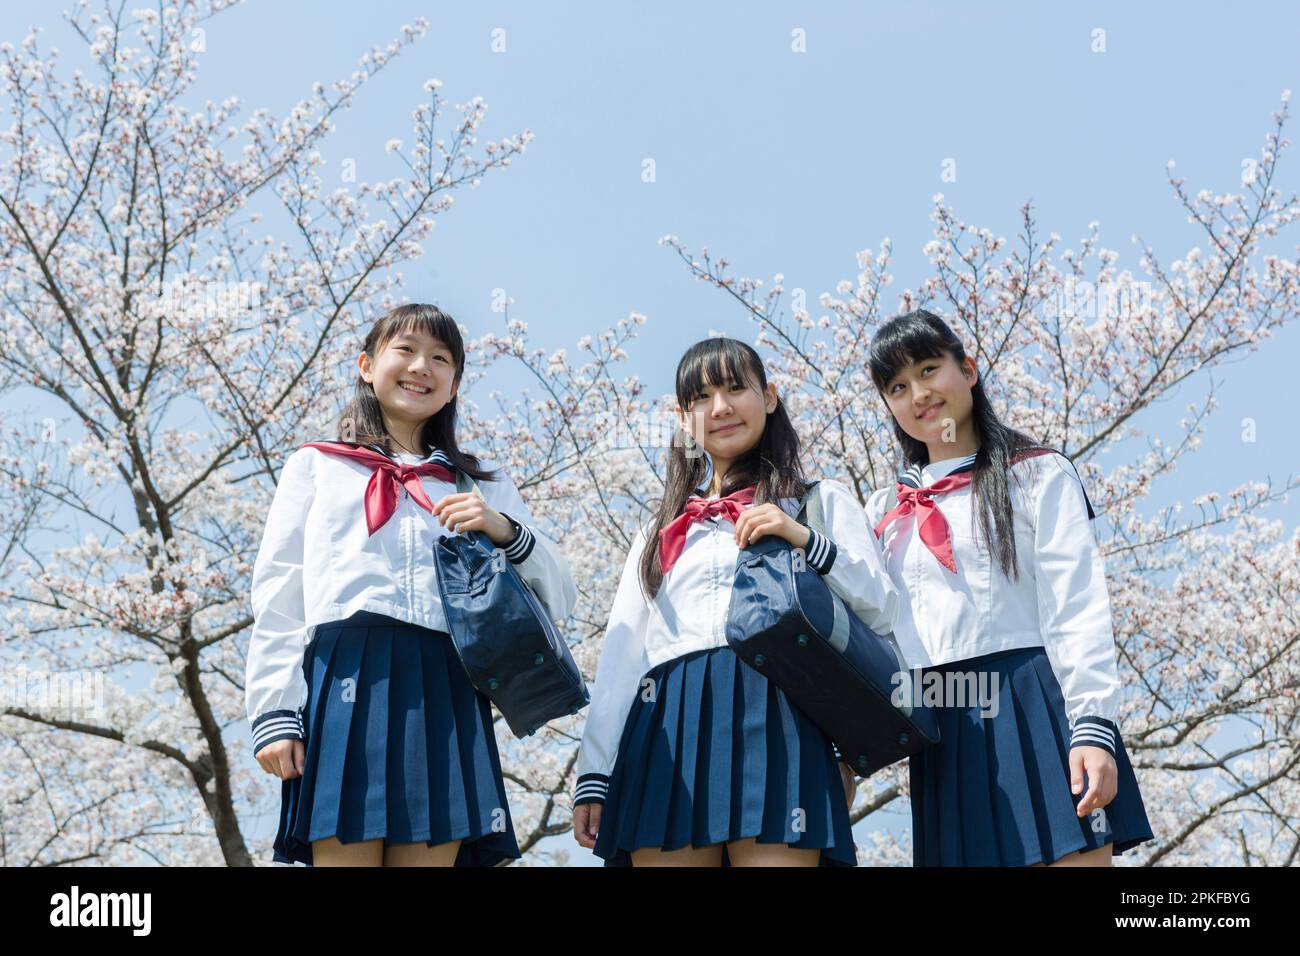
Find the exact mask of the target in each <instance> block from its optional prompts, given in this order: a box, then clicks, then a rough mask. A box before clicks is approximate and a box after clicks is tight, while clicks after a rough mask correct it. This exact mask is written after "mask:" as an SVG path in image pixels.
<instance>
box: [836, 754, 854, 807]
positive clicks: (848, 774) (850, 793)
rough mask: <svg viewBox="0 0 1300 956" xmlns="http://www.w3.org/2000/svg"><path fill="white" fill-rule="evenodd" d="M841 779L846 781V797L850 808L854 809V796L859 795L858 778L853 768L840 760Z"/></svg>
mask: <svg viewBox="0 0 1300 956" xmlns="http://www.w3.org/2000/svg"><path fill="white" fill-rule="evenodd" d="M840 779H841V780H843V781H844V799H845V800H847V801H848V802H849V809H850V810H852V809H853V798H854V797H856V796H857V795H858V780H857V777H856V775H855V774H854V773H853V768H852V767H850V766H849V765H848V764H846V763H845V762H844V761H843V760H841V761H840Z"/></svg>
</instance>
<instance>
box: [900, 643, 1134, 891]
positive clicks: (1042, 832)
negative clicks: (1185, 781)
mask: <svg viewBox="0 0 1300 956" xmlns="http://www.w3.org/2000/svg"><path fill="white" fill-rule="evenodd" d="M948 671H965V672H970V673H986V674H988V675H989V676H988V678H987V680H989V684H988V685H987V686H988V689H989V691H990V695H989V697H990V700H991V699H992V696H993V695H992V693H991V691H992V690H993V685H992V678H993V675H996V676H997V681H998V684H997V695H996V696H997V702H998V706H997V713H996V715H993V716H983V715H982V710H983V708H982V707H981V705H980V704H979V703H978V702H974V703H969V704H968V705H967V706H962V707H937V708H935V713H936V714H937V715H938V718H939V731H940V741H939V743H938V744H936V745H935V746H933V747H930V748H928V749H927V750H925V751H922V752H921V753H919V754H916V755H914V756H913V757H912V758H911V760H910V767H909V770H910V774H911V790H912V842H913V851H912V852H913V862H914V864H915V865H916V866H1029V865H1032V864H1034V863H1038V862H1045V863H1051V862H1054V861H1056V860H1059V859H1061V858H1062V857H1064V856H1066V855H1068V854H1070V853H1073V852H1075V851H1077V850H1085V851H1086V850H1095V849H1097V848H1098V847H1100V846H1103V845H1105V844H1107V843H1109V844H1111V846H1112V847H1113V853H1114V854H1115V855H1118V854H1120V853H1123V852H1124V851H1126V850H1130V849H1132V848H1133V847H1135V846H1137V845H1138V844H1139V843H1143V842H1145V841H1147V840H1150V839H1152V834H1151V825H1150V824H1149V823H1148V822H1147V814H1146V808H1145V806H1144V805H1143V803H1142V794H1141V793H1140V792H1139V790H1138V785H1137V778H1136V777H1135V776H1134V774H1133V766H1132V764H1130V763H1129V757H1128V753H1127V752H1126V751H1125V749H1124V742H1123V741H1122V740H1120V739H1119V738H1118V735H1117V737H1116V754H1115V766H1116V768H1117V770H1118V780H1117V788H1118V789H1117V792H1116V794H1115V799H1114V800H1112V801H1111V802H1110V803H1109V804H1108V805H1107V806H1105V807H1102V808H1099V809H1097V810H1094V811H1093V812H1092V813H1091V814H1089V815H1088V816H1086V817H1079V816H1076V814H1075V806H1076V805H1077V804H1078V802H1079V801H1080V800H1082V799H1083V795H1084V794H1085V793H1087V775H1086V774H1085V775H1084V782H1085V786H1084V788H1083V790H1082V791H1080V792H1079V793H1078V794H1075V793H1072V792H1071V791H1070V759H1069V758H1070V728H1069V722H1068V720H1067V718H1066V714H1065V702H1064V698H1063V697H1062V694H1061V686H1060V684H1059V683H1058V682H1057V680H1056V675H1055V674H1054V673H1053V671H1052V666H1051V663H1050V662H1049V660H1048V657H1047V652H1046V651H1045V650H1044V649H1043V648H1042V647H1029V648H1021V649H1016V650H1011V651H1002V652H999V653H996V654H988V655H985V656H983V657H975V658H970V659H967V660H963V661H953V662H950V663H947V664H942V665H939V666H937V667H929V668H925V669H924V670H923V672H922V673H923V675H924V674H929V673H932V672H933V673H940V674H943V673H947V672H948ZM990 709H992V708H990Z"/></svg>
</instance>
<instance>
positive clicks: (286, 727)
mask: <svg viewBox="0 0 1300 956" xmlns="http://www.w3.org/2000/svg"><path fill="white" fill-rule="evenodd" d="M252 727H253V754H254V755H256V754H257V752H258V751H259V750H261V749H262V748H263V747H265V746H266V745H267V744H273V743H275V742H276V741H277V740H303V739H305V737H306V735H305V734H304V733H303V732H302V714H300V713H299V712H298V711H296V710H268V711H267V712H266V713H264V714H261V715H259V716H258V718H257V719H256V720H254V721H253V724H252Z"/></svg>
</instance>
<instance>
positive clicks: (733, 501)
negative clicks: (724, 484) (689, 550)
mask: <svg viewBox="0 0 1300 956" xmlns="http://www.w3.org/2000/svg"><path fill="white" fill-rule="evenodd" d="M755 490H756V489H755V486H754V485H750V486H749V487H747V488H741V489H740V490H739V491H733V492H732V493H731V494H729V495H727V496H726V497H725V498H701V497H700V496H699V495H691V496H690V497H689V498H687V499H686V507H685V508H683V509H682V513H681V514H679V515H678V516H677V517H676V518H674V519H673V520H672V521H670V522H669V523H668V524H667V526H665V527H664V529H663V530H662V531H660V532H659V566H660V567H661V568H662V569H663V573H664V574H667V573H668V571H669V570H670V569H671V568H672V566H673V565H674V564H676V563H677V559H678V558H679V557H681V554H682V549H683V548H685V547H686V531H687V529H688V528H689V527H690V526H691V525H692V524H693V523H694V522H696V521H703V520H705V519H706V518H711V517H712V516H713V515H717V514H725V515H726V516H727V517H728V518H729V519H730V520H731V522H732V524H735V522H736V518H737V517H739V515H740V513H741V512H742V511H744V510H745V508H747V507H749V506H750V505H751V504H753V502H754V492H755Z"/></svg>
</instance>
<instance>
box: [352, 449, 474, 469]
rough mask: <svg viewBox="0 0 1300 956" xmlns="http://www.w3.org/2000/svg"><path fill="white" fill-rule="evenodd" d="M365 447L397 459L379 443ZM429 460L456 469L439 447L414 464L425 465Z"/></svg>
mask: <svg viewBox="0 0 1300 956" xmlns="http://www.w3.org/2000/svg"><path fill="white" fill-rule="evenodd" d="M366 447H367V448H372V449H374V450H375V451H377V452H379V453H380V454H381V455H384V456H386V457H388V458H391V459H392V460H393V461H397V456H396V455H389V454H388V453H387V452H385V451H384V449H383V446H381V445H378V444H372V445H366ZM430 462H432V463H433V464H435V465H442V466H443V467H444V468H450V469H452V470H453V471H455V469H456V466H455V465H454V464H453V463H452V460H451V459H450V458H448V457H447V453H446V452H445V451H443V450H442V449H441V448H435V449H434V450H433V451H431V452H429V455H428V457H426V458H423V459H421V460H420V461H418V462H415V464H419V465H425V464H428V463H430Z"/></svg>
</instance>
